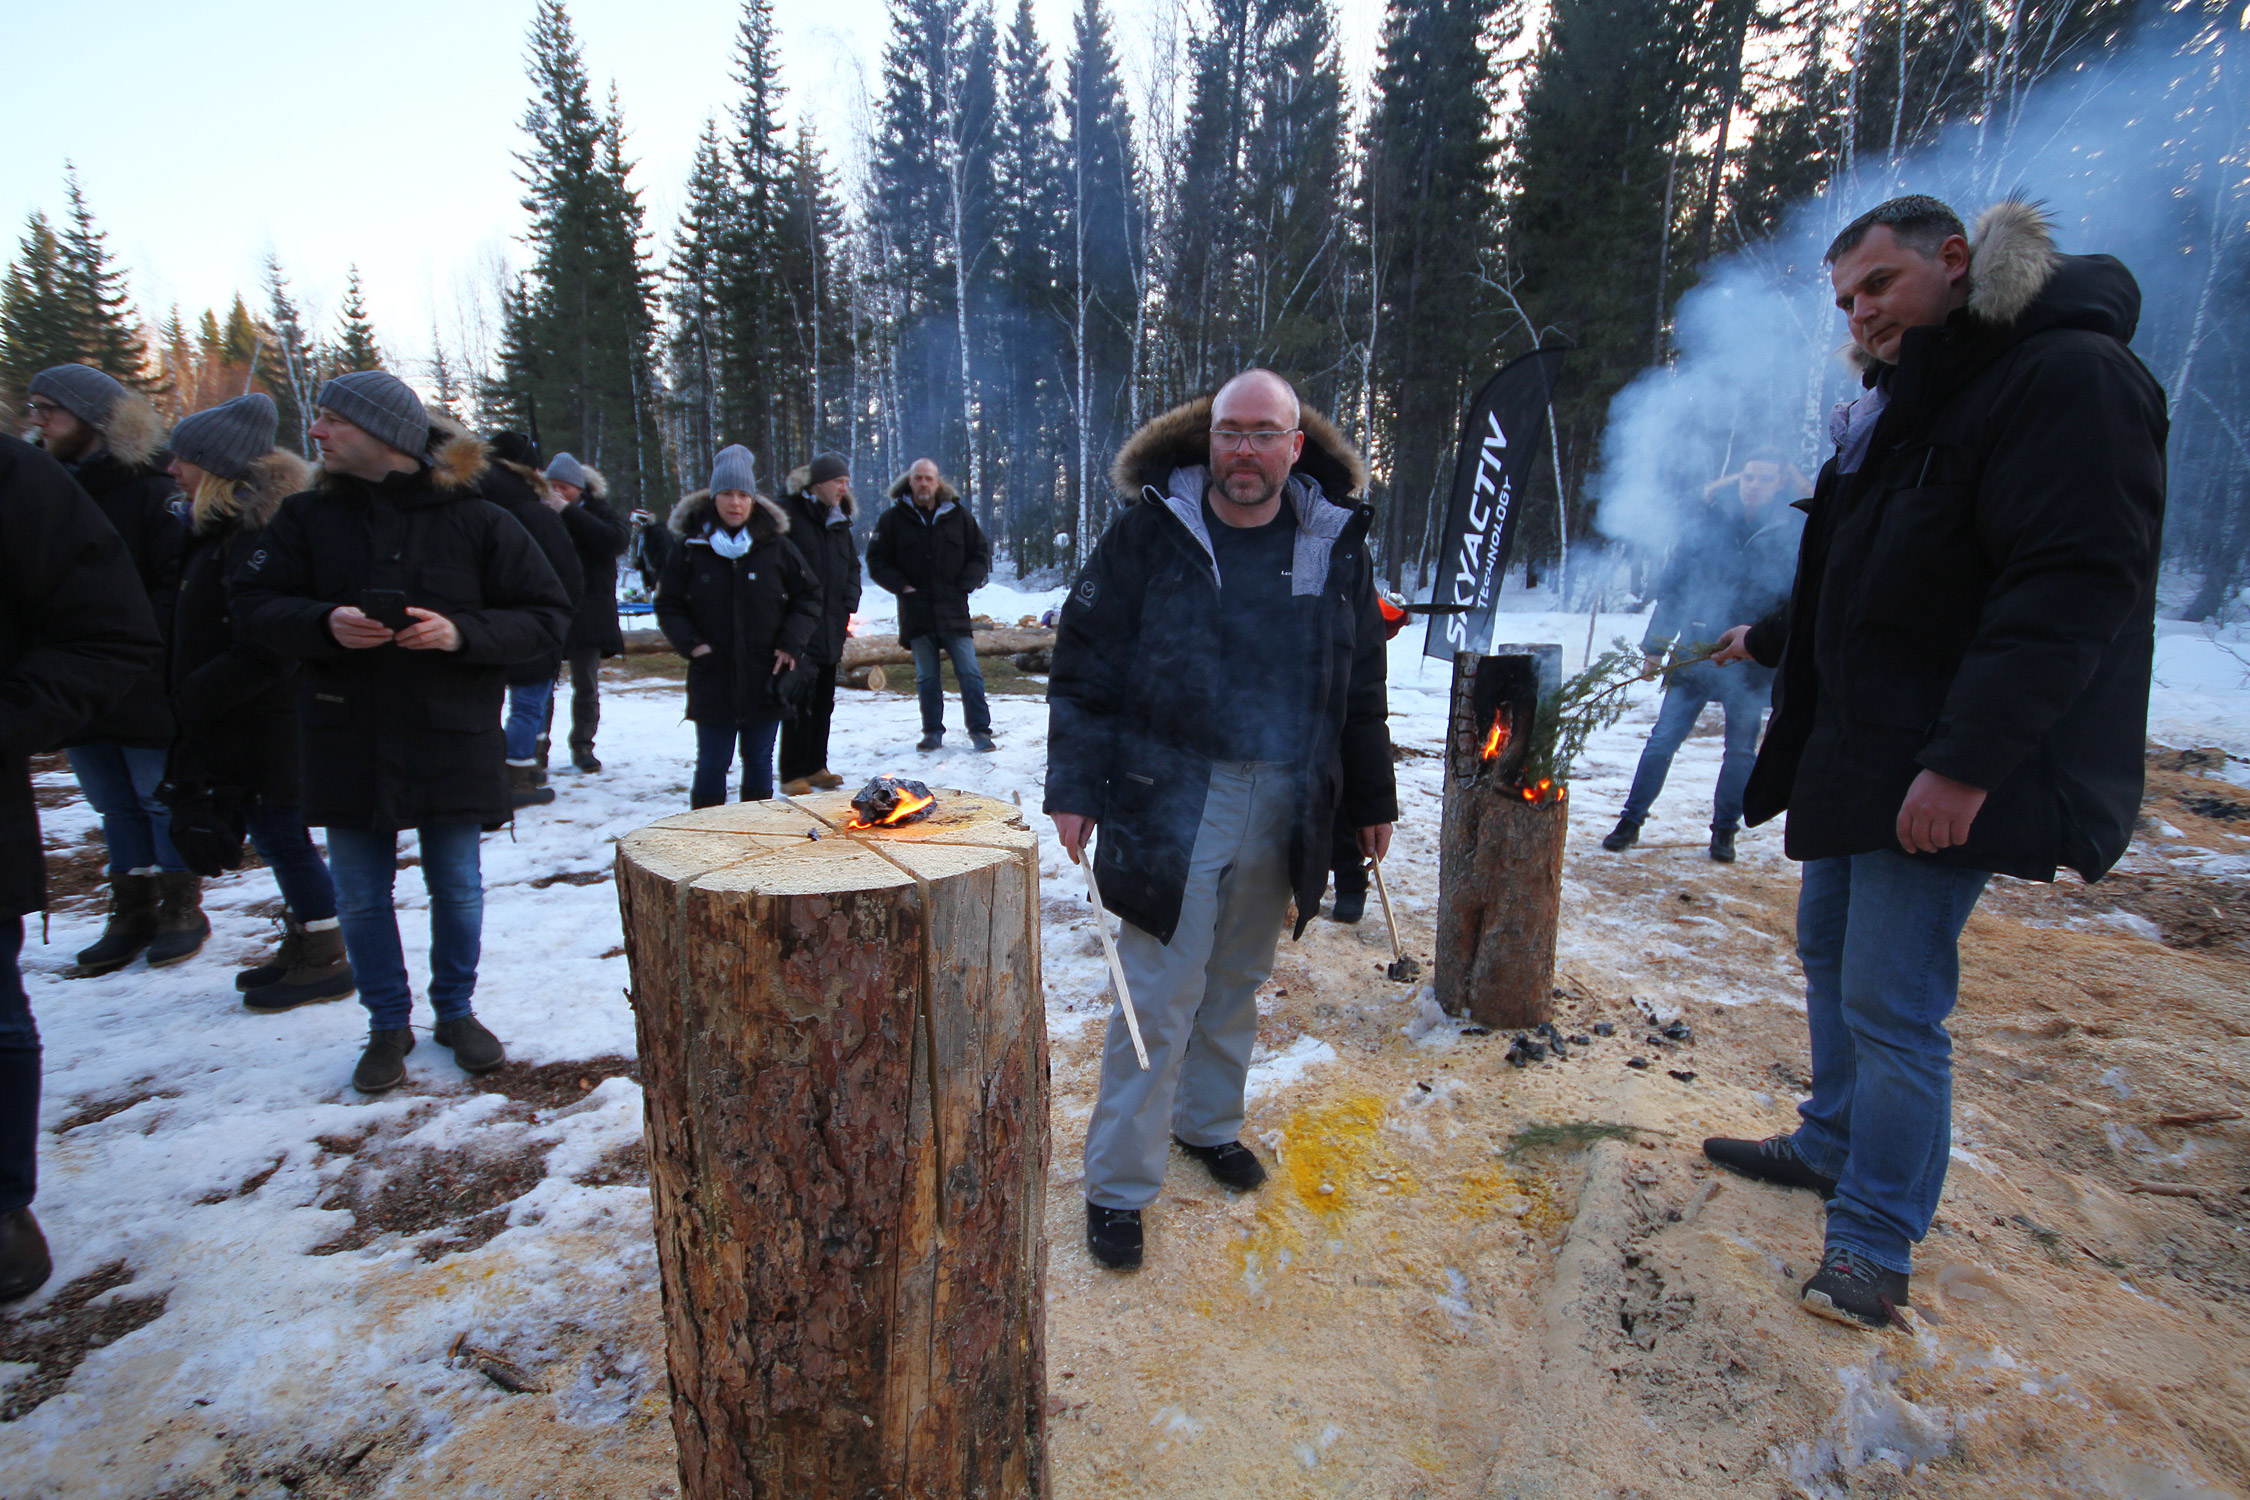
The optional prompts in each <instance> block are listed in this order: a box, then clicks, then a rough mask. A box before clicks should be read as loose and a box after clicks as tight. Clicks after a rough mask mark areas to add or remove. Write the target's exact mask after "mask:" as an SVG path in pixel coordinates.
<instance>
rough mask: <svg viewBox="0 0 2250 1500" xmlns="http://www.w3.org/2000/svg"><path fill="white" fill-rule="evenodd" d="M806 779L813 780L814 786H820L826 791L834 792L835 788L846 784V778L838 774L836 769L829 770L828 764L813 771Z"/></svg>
mask: <svg viewBox="0 0 2250 1500" xmlns="http://www.w3.org/2000/svg"><path fill="white" fill-rule="evenodd" d="M805 780H807V781H809V782H811V783H812V784H813V785H814V786H817V787H819V788H820V789H821V790H822V791H824V792H833V791H834V790H836V788H838V787H840V786H842V785H843V784H844V778H843V777H841V776H838V775H837V774H836V773H835V772H834V771H831V770H829V769H828V768H827V767H826V766H822V767H821V768H820V769H819V770H817V771H815V772H813V773H812V775H810V776H807V777H806V778H805Z"/></svg>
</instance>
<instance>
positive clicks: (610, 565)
mask: <svg viewBox="0 0 2250 1500" xmlns="http://www.w3.org/2000/svg"><path fill="white" fill-rule="evenodd" d="M545 472H546V480H547V503H548V505H550V506H552V507H553V508H554V510H555V511H556V513H557V514H559V515H560V516H561V517H562V522H563V529H564V530H566V531H568V532H569V533H570V542H571V545H572V546H574V547H576V548H577V549H578V566H579V569H580V570H581V571H582V572H583V573H584V574H585V577H586V592H585V593H584V594H583V595H582V596H580V598H579V600H578V612H577V613H576V614H574V615H572V616H571V619H570V637H569V639H567V640H565V641H564V642H563V656H564V658H565V659H566V660H567V661H568V662H569V664H570V763H571V764H572V765H574V766H576V767H577V768H578V769H579V770H581V771H584V772H586V773H587V774H589V775H591V774H593V773H595V772H597V771H599V770H601V768H602V763H601V761H600V760H598V759H597V758H596V757H595V755H594V734H595V732H596V731H597V730H598V729H600V727H601V722H602V697H601V693H602V658H603V657H605V656H615V655H617V654H618V653H619V652H621V651H623V650H624V649H625V632H624V631H623V630H622V629H620V628H619V626H618V623H617V559H618V558H619V557H620V556H621V555H623V553H624V551H625V547H626V544H627V543H628V542H630V541H631V540H632V532H631V531H630V530H629V529H628V528H627V527H626V524H625V518H624V517H622V516H620V515H618V513H617V512H616V511H615V510H613V509H611V508H610V503H609V481H608V480H606V479H604V478H603V477H602V471H601V470H599V469H597V468H595V467H594V466H593V465H592V464H586V463H580V462H579V461H578V460H577V459H576V458H574V457H572V456H571V455H570V454H568V453H558V454H556V455H555V456H554V457H553V458H550V459H548V460H547V468H546V471H545Z"/></svg>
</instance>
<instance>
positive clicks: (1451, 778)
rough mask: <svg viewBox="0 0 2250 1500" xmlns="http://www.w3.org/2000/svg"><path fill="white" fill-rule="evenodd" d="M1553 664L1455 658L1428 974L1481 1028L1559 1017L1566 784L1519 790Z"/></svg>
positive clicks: (1544, 656) (1512, 655)
mask: <svg viewBox="0 0 2250 1500" xmlns="http://www.w3.org/2000/svg"><path fill="white" fill-rule="evenodd" d="M1550 653H1551V654H1552V658H1553V659H1552V661H1550V660H1549V659H1548V657H1549V655H1550ZM1560 657H1561V652H1560V650H1559V648H1555V647H1535V646H1516V647H1502V648H1500V652H1499V653H1498V654H1495V655H1492V656H1477V655H1474V654H1471V653H1468V652H1464V653H1462V654H1461V655H1459V656H1457V657H1456V658H1455V659H1454V667H1453V709H1452V716H1451V719H1450V722H1449V734H1448V737H1447V746H1446V759H1445V814H1444V818H1443V820H1442V822H1441V824H1440V826H1439V831H1438V922H1437V962H1436V964H1435V965H1434V966H1433V969H1434V972H1433V978H1434V980H1435V986H1436V990H1437V1002H1438V1006H1439V1008H1440V1009H1441V1010H1443V1011H1444V1012H1445V1013H1446V1014H1447V1015H1452V1016H1465V1017H1467V1018H1469V1019H1470V1020H1473V1021H1475V1022H1476V1023H1477V1024H1478V1025H1480V1026H1490V1027H1494V1028H1496V1029H1498V1028H1507V1029H1515V1028H1520V1027H1526V1026H1537V1025H1538V1024H1539V1023H1540V1022H1542V1021H1547V1020H1551V1019H1553V1017H1554V999H1553V996H1554V983H1555V933H1556V929H1557V927H1558V926H1559V924H1560V922H1561V917H1562V864H1563V839H1564V835H1565V834H1566V833H1567V832H1568V831H1569V825H1570V803H1569V799H1568V796H1567V793H1566V792H1565V789H1564V788H1562V787H1559V786H1554V785H1551V784H1544V783H1541V784H1533V785H1530V786H1526V785H1525V784H1524V781H1523V767H1524V763H1525V758H1526V755H1527V754H1528V751H1529V749H1530V744H1531V740H1532V737H1533V728H1534V722H1535V719H1536V716H1537V714H1538V712H1539V709H1540V703H1541V700H1542V698H1543V696H1544V694H1546V693H1548V692H1551V691H1553V686H1552V684H1551V683H1550V681H1549V679H1550V678H1555V679H1559V677H1560ZM1496 726H1497V728H1496Z"/></svg>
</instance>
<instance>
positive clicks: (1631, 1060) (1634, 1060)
mask: <svg viewBox="0 0 2250 1500" xmlns="http://www.w3.org/2000/svg"><path fill="white" fill-rule="evenodd" d="M1625 1066H1626V1067H1628V1068H1645V1067H1647V1066H1648V1059H1647V1058H1645V1057H1628V1058H1626V1059H1625Z"/></svg>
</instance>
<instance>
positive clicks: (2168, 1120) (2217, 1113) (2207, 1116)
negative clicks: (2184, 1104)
mask: <svg viewBox="0 0 2250 1500" xmlns="http://www.w3.org/2000/svg"><path fill="white" fill-rule="evenodd" d="M2241 1118H2242V1111H2241V1110H2239V1109H2197V1110H2190V1111H2188V1112H2187V1113H2186V1114H2178V1115H2158V1116H2157V1117H2156V1123H2157V1124H2159V1125H2220V1124H2224V1123H2225V1122H2226V1121H2228V1120H2239V1119H2241Z"/></svg>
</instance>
